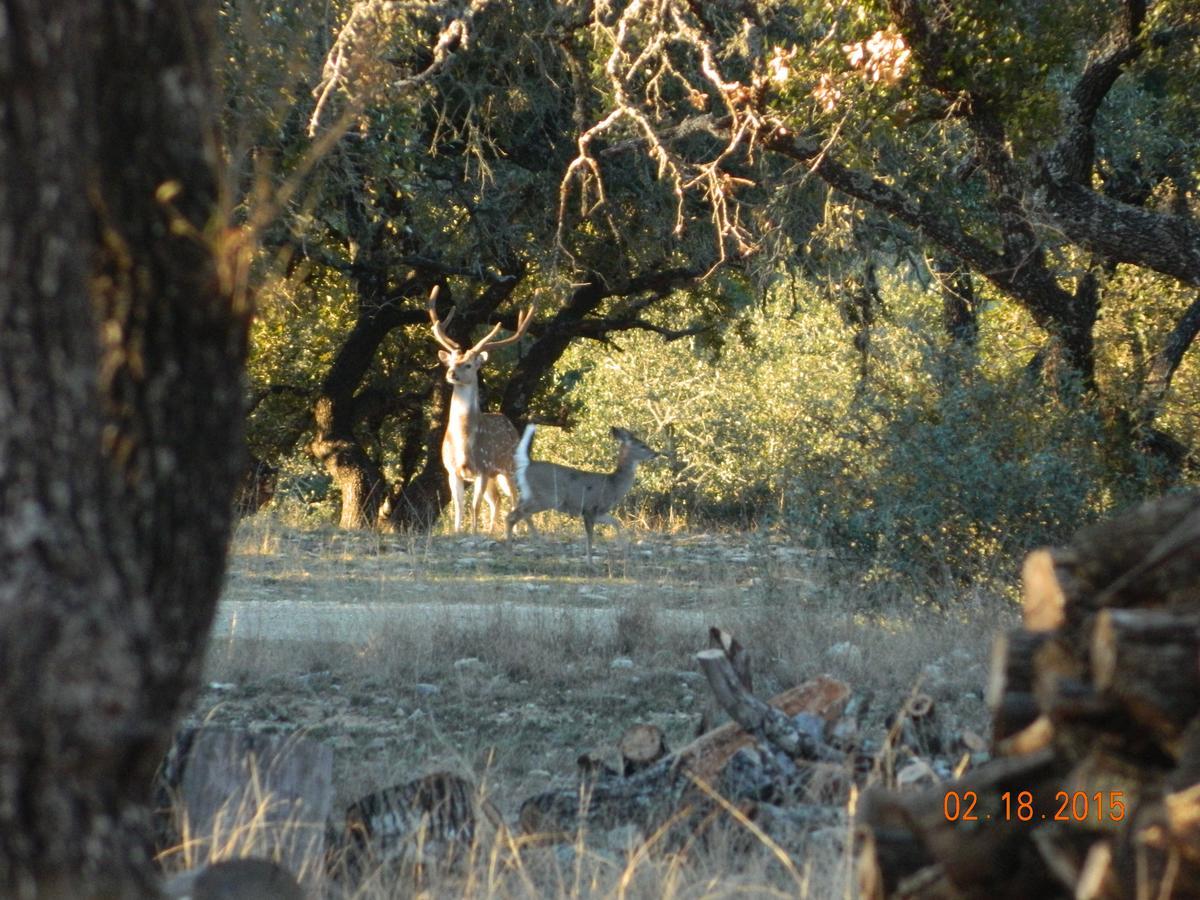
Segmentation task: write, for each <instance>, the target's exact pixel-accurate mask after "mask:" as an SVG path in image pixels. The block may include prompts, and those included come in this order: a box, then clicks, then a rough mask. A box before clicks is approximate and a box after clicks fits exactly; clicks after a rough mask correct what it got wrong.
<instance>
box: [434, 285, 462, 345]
mask: <svg viewBox="0 0 1200 900" xmlns="http://www.w3.org/2000/svg"><path fill="white" fill-rule="evenodd" d="M441 287H442V286H441V285H440V284H435V285H434V286H433V290H432V291H430V292H429V307H428V309H429V321H430V322H432V323H433V339H434V340H435V341H437V342H438V343H439V344H441V345H442V346H443V347H445V348H446V349H447V350H462V347H460V346H459V345H458V344H456V343H455V342H454V341H452V340H450V338H448V337H447V336H446V332H445V331H444V330H443V328H444V326H445V324H446V323H448V322H449V321H450V320H451V319H453V318H454V308H453V307H451V309H450V315H448V316H446V322H440V321H439V320H438V314H437V295H438V291H439V290H441Z"/></svg>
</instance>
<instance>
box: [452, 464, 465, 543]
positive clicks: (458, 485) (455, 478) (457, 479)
mask: <svg viewBox="0 0 1200 900" xmlns="http://www.w3.org/2000/svg"><path fill="white" fill-rule="evenodd" d="M465 492H466V489H465V487H464V483H463V477H462V475H460V474H458V473H457V472H451V473H450V496H451V497H452V498H453V499H454V530H455V531H462V520H463V506H464V505H465V497H464V494H465Z"/></svg>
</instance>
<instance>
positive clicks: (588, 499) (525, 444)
mask: <svg viewBox="0 0 1200 900" xmlns="http://www.w3.org/2000/svg"><path fill="white" fill-rule="evenodd" d="M534 431H535V427H534V426H533V425H526V426H525V433H524V434H523V435H522V436H521V443H520V444H518V445H517V452H516V477H517V490H518V492H519V498H518V500H517V507H516V509H514V510H513V511H512V512H510V513H509V514H508V519H507V520H506V528H505V535H506V537H507V538H508V539H510V540H511V538H512V532H513V526H514V525H516V524H517V523H518V522H520V521H521V520H522V519H525V520H528V522H529V527H530V529H533V520H532V519H530V518H529V517H530V516H532V515H533V514H534V513H536V512H542V511H543V510H547V509H555V510H558V511H559V512H563V513H566V514H567V515H569V516H579V517H581V518H582V519H583V528H584V531H586V532H587V558H588V562H589V563H590V562H591V561H592V529H593V528H594V527H595V525H596V523H597V522H601V523H603V524H605V525H615V526H616V527H618V528H620V527H621V523H620V522H618V521H617V520H616V519H615V518H613V516H612V514H611V513H612V510H613V508H614V507H615V506H616V505H617V504H618V503H620V502H621V501H622V500H623V499H624V498H625V495H626V494H628V493H629V489H630V488H631V487H633V476H634V473H635V472H636V471H637V467H638V463H641V462H645V461H646V460H648V459H654V458H655V457H656V456H658V453H657V452H656V451H654V450H651V449H650V448H649V447H648V446H646V444H644V443H643V442H642V441H640V440H639V439H638V438H637V437H635V436H634V435H633V434H632V433H630V432H628V431H626V430H625V429H624V428H614V429H612V436H613V437H614V438H616V440H617V442H618V443H619V444H620V450H619V451H618V454H617V467H616V469H614V470H613V471H612V472H585V471H583V470H582V469H573V468H571V467H570V466H560V465H558V464H557V463H550V462H542V461H541V460H531V459H530V458H529V446H530V444H531V443H533V433H534Z"/></svg>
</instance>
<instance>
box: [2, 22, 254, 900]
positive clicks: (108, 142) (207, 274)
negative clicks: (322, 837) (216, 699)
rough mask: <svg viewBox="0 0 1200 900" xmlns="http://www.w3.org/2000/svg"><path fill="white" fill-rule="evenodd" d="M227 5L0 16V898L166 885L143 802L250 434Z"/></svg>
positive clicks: (183, 691)
mask: <svg viewBox="0 0 1200 900" xmlns="http://www.w3.org/2000/svg"><path fill="white" fill-rule="evenodd" d="M212 13H213V4H211V3H203V2H201V3H186V4H183V3H180V4H167V3H154V2H150V3H131V2H128V0H59V2H57V3H54V4H49V5H47V4H44V3H41V2H37V0H10V2H8V3H6V4H5V5H4V7H3V11H2V12H0V25H2V27H0V573H2V577H0V895H3V896H9V897H11V896H17V897H29V896H51V897H91V896H100V895H103V896H106V897H126V896H141V895H144V894H146V893H147V892H148V891H149V889H150V885H151V878H152V875H153V870H152V867H151V865H150V861H149V859H148V856H147V855H146V853H145V851H144V844H143V841H142V837H141V835H140V834H139V828H140V826H141V823H142V822H143V821H144V818H143V817H142V816H141V815H140V811H139V809H138V807H139V806H140V805H141V804H143V803H144V802H145V801H147V800H148V798H149V793H150V790H149V789H150V783H151V775H152V773H153V771H154V768H155V766H156V765H157V763H158V761H159V759H160V757H161V753H162V751H163V749H164V748H165V746H166V744H167V741H168V739H169V737H170V734H171V732H172V730H173V727H174V725H175V722H176V719H177V716H178V713H179V711H180V705H181V703H182V702H183V701H184V700H185V699H186V695H187V693H188V691H189V690H190V689H191V688H192V686H193V685H194V683H195V681H196V678H197V675H198V671H199V666H200V662H201V656H202V650H203V647H204V643H205V639H206V636H207V632H208V628H209V625H210V622H211V619H212V614H213V611H214V609H215V605H216V601H217V595H218V591H219V589H220V585H221V577H222V571H223V568H224V560H225V552H226V545H227V540H228V535H229V523H230V519H231V514H232V505H231V502H230V501H231V498H232V493H233V488H234V485H235V483H236V479H237V475H238V471H237V464H238V448H239V447H240V441H239V440H238V437H239V428H240V423H241V419H242V385H241V371H242V366H241V363H242V361H243V358H244V353H245V324H246V322H245V319H246V316H245V314H244V304H243V303H239V302H235V301H234V300H233V299H232V291H231V290H228V286H229V285H230V284H232V283H233V282H234V281H235V278H234V277H233V275H234V272H233V268H234V267H236V265H237V264H238V262H239V261H240V257H239V256H238V254H237V252H236V249H232V250H230V252H229V253H228V254H227V255H224V254H223V256H222V260H223V262H224V263H225V264H220V263H219V262H218V261H217V260H215V259H214V256H213V253H212V248H211V245H210V241H211V237H212V236H213V235H216V234H222V233H221V232H219V229H217V228H214V227H212V225H213V221H212V216H213V208H214V199H215V197H216V185H215V180H214V172H213V164H214V162H215V160H216V147H215V145H214V140H213V134H212V132H211V126H212V123H213V120H214V117H213V115H212V109H211V107H210V93H211V92H210V82H209V73H208V54H209V46H210V40H211V31H212V26H213V16H212ZM222 237H223V234H222ZM235 243H236V242H234V241H232V240H230V241H226V242H225V248H226V249H229V248H232V247H233V246H234V245H235Z"/></svg>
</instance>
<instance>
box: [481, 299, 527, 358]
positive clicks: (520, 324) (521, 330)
mask: <svg viewBox="0 0 1200 900" xmlns="http://www.w3.org/2000/svg"><path fill="white" fill-rule="evenodd" d="M535 309H537V301H536V300H534V301H533V302H532V303H530V304H529V309H527V310H525V312H523V313H521V314H520V315H518V316H517V330H516V331H514V332H513V333H512V334H510V335H509V336H508V337H506V338H501V339H500V340H498V341H493V340H492V337H493V336H495V334H496V332H497V331H499V330H500V327H501V325H500V323H499V322H497V323H496V327H495V328H493V329H492V330H491V331H489V332H488V333H487V334H486V335H485V336H484V338H483V340H481V341H480V342H479V343H478V344H476V345H475V346H474V347H472V348H471V349H472V350H474V351H476V352H478V351H480V350H490V349H491V348H493V347H503V346H505V345H506V344H512V343H515V342H516V341H519V340H520V339H521V336H522V335H524V334H525V330H526V329H527V328H529V323H530V322H531V321H532V320H533V311H534V310H535Z"/></svg>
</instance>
